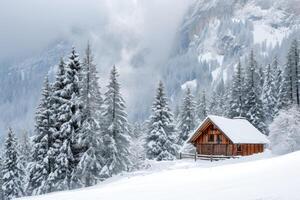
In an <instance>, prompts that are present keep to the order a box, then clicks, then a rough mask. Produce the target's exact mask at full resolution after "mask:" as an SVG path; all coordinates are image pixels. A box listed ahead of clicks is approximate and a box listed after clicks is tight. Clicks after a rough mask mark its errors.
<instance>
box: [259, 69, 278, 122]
mask: <svg viewBox="0 0 300 200" xmlns="http://www.w3.org/2000/svg"><path fill="white" fill-rule="evenodd" d="M273 70H275V69H272V70H271V65H270V64H269V65H268V66H267V68H266V71H265V75H264V76H265V79H264V84H263V89H262V103H263V112H264V113H265V117H266V123H267V124H269V123H271V122H272V121H273V117H274V114H275V109H276V95H277V94H276V86H275V84H276V83H275V77H274V76H273V75H274V72H273Z"/></svg>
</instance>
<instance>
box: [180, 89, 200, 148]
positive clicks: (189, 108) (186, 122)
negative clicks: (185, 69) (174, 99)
mask: <svg viewBox="0 0 300 200" xmlns="http://www.w3.org/2000/svg"><path fill="white" fill-rule="evenodd" d="M195 105H196V103H195V102H194V96H193V95H192V92H191V90H190V88H187V90H186V94H185V97H184V99H183V102H182V106H181V112H180V121H179V131H180V132H179V138H178V144H179V145H182V144H183V143H184V142H185V141H186V140H187V139H188V137H189V135H190V133H191V131H193V130H194V128H195Z"/></svg>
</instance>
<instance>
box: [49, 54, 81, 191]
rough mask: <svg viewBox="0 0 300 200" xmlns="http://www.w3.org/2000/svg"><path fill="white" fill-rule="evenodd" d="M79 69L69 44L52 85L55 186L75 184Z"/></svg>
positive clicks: (78, 118)
mask: <svg viewBox="0 0 300 200" xmlns="http://www.w3.org/2000/svg"><path fill="white" fill-rule="evenodd" d="M80 71H81V66H80V63H79V58H78V55H77V53H76V51H75V49H74V48H73V49H72V51H71V55H70V56H69V61H68V63H67V65H65V64H64V63H63V61H62V62H61V64H60V67H59V71H58V74H57V78H56V82H55V83H54V86H53V96H54V102H55V105H54V106H55V108H56V120H57V133H56V136H57V138H56V143H55V144H54V146H55V147H57V148H58V149H59V153H58V155H56V156H55V157H56V162H55V171H54V174H53V175H51V180H53V181H54V182H55V184H56V188H57V189H58V190H65V189H71V188H76V187H79V183H78V181H79V180H77V179H76V178H77V176H73V172H74V169H75V167H76V165H77V164H78V163H79V160H80V157H81V155H82V151H81V149H80V148H79V145H78V143H77V141H76V138H77V135H78V134H79V131H80V127H81V122H82V103H81V96H80V86H81V72H80Z"/></svg>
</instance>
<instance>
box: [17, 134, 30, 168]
mask: <svg viewBox="0 0 300 200" xmlns="http://www.w3.org/2000/svg"><path fill="white" fill-rule="evenodd" d="M18 149H19V152H20V161H21V163H22V165H23V166H24V169H25V168H27V166H28V163H29V162H31V161H32V160H31V158H32V142H31V139H30V137H29V135H28V132H27V131H26V130H24V131H23V132H22V133H21V134H20V137H19V148H18Z"/></svg>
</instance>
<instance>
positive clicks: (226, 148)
mask: <svg viewBox="0 0 300 200" xmlns="http://www.w3.org/2000/svg"><path fill="white" fill-rule="evenodd" d="M212 139H213V140H212ZM194 145H195V146H196V150H197V153H198V154H204V155H225V156H239V155H240V156H248V155H252V154H255V153H260V152H263V151H264V145H263V144H234V143H233V142H232V141H231V140H230V139H229V138H228V137H227V136H226V135H225V134H224V133H223V132H221V131H220V130H219V129H218V128H217V127H215V126H214V125H213V124H212V123H208V124H207V125H206V126H205V127H204V128H203V129H202V130H201V132H199V137H198V138H197V139H196V140H195V142H194ZM238 150H241V151H238Z"/></svg>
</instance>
